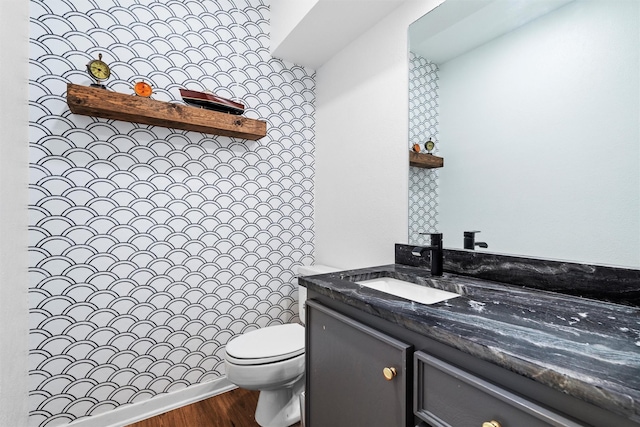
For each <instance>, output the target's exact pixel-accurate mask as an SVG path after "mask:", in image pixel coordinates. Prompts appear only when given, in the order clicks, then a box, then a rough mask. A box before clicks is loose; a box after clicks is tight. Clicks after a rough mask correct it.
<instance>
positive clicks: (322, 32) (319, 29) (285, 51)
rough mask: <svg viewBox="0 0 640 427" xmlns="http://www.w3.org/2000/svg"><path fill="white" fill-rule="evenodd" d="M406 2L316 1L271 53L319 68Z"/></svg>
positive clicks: (398, 0) (365, 0)
mask: <svg viewBox="0 0 640 427" xmlns="http://www.w3.org/2000/svg"><path fill="white" fill-rule="evenodd" d="M405 1H406V0H319V1H318V2H317V3H316V4H315V5H314V6H313V8H311V10H310V11H309V13H307V14H306V15H305V16H304V18H303V19H302V20H301V21H300V23H299V24H298V25H296V27H295V28H294V29H293V30H292V31H291V32H290V33H289V35H288V36H287V37H285V38H284V40H283V41H282V42H281V43H280V44H279V45H278V46H277V47H275V49H274V50H273V52H272V55H273V56H274V57H276V58H280V59H284V60H286V61H289V62H293V63H294V64H298V65H303V66H305V67H309V68H312V69H314V70H316V69H318V68H319V67H320V66H322V64H324V63H325V62H326V61H327V60H329V59H330V58H331V57H332V56H334V55H335V54H336V53H338V52H339V51H341V50H342V49H343V48H344V47H345V46H347V45H348V44H349V43H351V42H352V41H353V40H355V39H356V38H357V37H358V36H359V35H360V34H362V33H364V32H365V31H366V30H368V29H369V28H371V27H372V26H373V25H375V24H376V23H377V22H378V21H380V20H381V19H382V18H384V17H385V16H387V15H388V14H389V13H391V11H393V10H394V9H395V8H397V7H398V6H400V5H401V4H402V3H404V2H405Z"/></svg>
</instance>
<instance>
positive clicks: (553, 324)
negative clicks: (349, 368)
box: [299, 264, 640, 422]
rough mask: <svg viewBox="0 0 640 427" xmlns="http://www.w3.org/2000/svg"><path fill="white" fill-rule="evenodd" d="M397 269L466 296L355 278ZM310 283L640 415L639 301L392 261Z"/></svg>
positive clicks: (304, 280)
mask: <svg viewBox="0 0 640 427" xmlns="http://www.w3.org/2000/svg"><path fill="white" fill-rule="evenodd" d="M381 274H382V275H383V276H387V277H395V278H397V279H401V280H406V281H411V282H414V283H419V284H423V285H426V286H431V287H435V288H440V289H444V290H449V291H453V292H456V293H459V294H461V295H462V296H460V297H457V298H453V299H450V300H447V301H444V302H441V303H436V304H433V305H423V304H419V303H415V302H412V301H408V300H406V299H403V298H399V297H395V296H393V295H389V294H384V293H382V292H379V291H376V290H373V289H369V288H366V287H363V286H361V285H358V284H356V283H354V282H355V281H361V280H367V279H369V278H375V277H377V276H379V275H381ZM299 283H300V284H301V285H303V286H306V287H307V288H308V289H309V290H312V291H315V292H317V293H319V294H321V295H325V296H328V297H330V298H332V299H335V300H337V301H340V302H343V303H345V304H348V305H350V306H353V307H355V308H358V309H360V310H362V311H364V312H366V313H369V314H373V315H375V316H378V317H380V318H383V319H385V320H388V321H391V322H393V323H395V324H398V325H400V326H402V327H404V328H406V329H408V330H411V331H414V332H416V333H419V334H421V335H424V336H427V337H430V338H432V339H435V340H437V341H439V342H442V343H444V344H447V345H449V346H451V347H453V348H456V349H459V350H461V351H463V352H465V353H467V354H471V355H473V356H475V357H478V358H480V359H482V360H485V361H488V362H491V363H494V364H496V365H498V366H501V367H503V368H506V369H508V370H510V371H512V372H516V373H518V374H520V375H523V376H525V377H527V378H530V379H533V380H534V381H537V382H539V383H542V384H545V385H547V386H549V387H552V388H554V389H556V390H559V391H561V392H564V393H567V394H569V395H571V396H574V397H576V398H579V399H582V400H584V401H586V402H589V403H591V404H594V405H596V406H599V407H601V408H604V409H606V410H609V411H611V412H614V413H617V414H620V415H622V416H624V417H626V418H629V419H631V420H633V421H635V422H640V308H639V307H633V306H626V305H621V304H615V303H610V302H604V301H597V300H591V299H586V298H579V297H576V296H571V295H564V294H560V293H556V292H549V291H544V290H539V289H531V288H527V287H522V286H513V285H508V284H504V283H499V282H495V281H490V280H484V279H478V278H474V277H468V276H462V275H458V274H454V273H447V272H445V273H444V275H443V276H442V277H432V276H431V275H430V274H429V271H428V270H426V269H425V268H424V267H412V266H407V265H401V264H391V265H387V266H379V267H373V268H365V269H357V270H345V271H341V272H337V273H330V274H322V275H316V276H310V277H301V278H299Z"/></svg>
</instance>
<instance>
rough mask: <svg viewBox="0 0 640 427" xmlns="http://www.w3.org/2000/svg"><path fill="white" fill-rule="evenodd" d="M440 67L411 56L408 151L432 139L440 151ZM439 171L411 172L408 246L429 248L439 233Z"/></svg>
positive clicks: (419, 170) (414, 169)
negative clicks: (428, 245) (431, 233)
mask: <svg viewBox="0 0 640 427" xmlns="http://www.w3.org/2000/svg"><path fill="white" fill-rule="evenodd" d="M438 132H439V124H438V66H437V65H436V64H433V63H430V62H429V61H427V60H426V59H424V58H422V57H420V56H417V55H414V54H413V53H412V52H409V148H411V146H412V145H413V144H416V143H417V144H420V145H421V146H422V149H423V150H424V143H425V142H426V141H428V140H429V138H432V139H433V141H435V142H436V146H435V151H434V154H436V153H437V151H438ZM437 226H438V171H437V169H423V168H415V167H410V168H409V244H415V245H420V244H429V238H428V237H425V236H421V235H420V233H428V232H435V231H437Z"/></svg>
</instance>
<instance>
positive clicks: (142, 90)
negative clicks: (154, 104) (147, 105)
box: [133, 82, 153, 98]
mask: <svg viewBox="0 0 640 427" xmlns="http://www.w3.org/2000/svg"><path fill="white" fill-rule="evenodd" d="M133 90H134V91H135V93H136V95H138V96H144V97H145V98H149V97H150V96H151V94H152V93H153V89H152V88H151V85H150V84H149V83H146V82H138V83H136V84H135V85H134V86H133Z"/></svg>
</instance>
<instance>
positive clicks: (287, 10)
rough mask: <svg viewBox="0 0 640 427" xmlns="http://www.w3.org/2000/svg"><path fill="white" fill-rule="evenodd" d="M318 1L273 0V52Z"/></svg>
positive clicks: (271, 7) (271, 5) (271, 39)
mask: <svg viewBox="0 0 640 427" xmlns="http://www.w3.org/2000/svg"><path fill="white" fill-rule="evenodd" d="M318 1H320V0H272V1H271V4H270V9H271V38H270V43H271V52H273V51H274V50H275V49H276V48H277V47H278V46H279V45H280V43H282V41H283V40H284V39H285V37H286V36H287V35H288V34H289V33H290V32H291V31H293V29H294V28H295V27H296V25H298V23H300V21H302V19H303V18H304V16H305V15H306V14H307V13H309V11H310V10H311V9H312V8H313V6H315V4H316V3H318Z"/></svg>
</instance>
